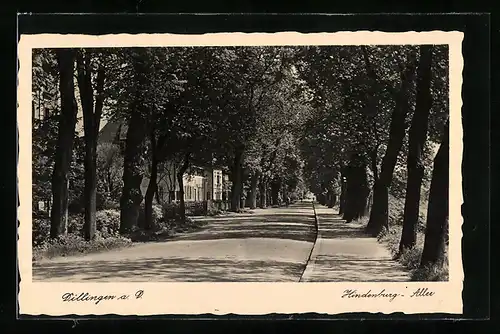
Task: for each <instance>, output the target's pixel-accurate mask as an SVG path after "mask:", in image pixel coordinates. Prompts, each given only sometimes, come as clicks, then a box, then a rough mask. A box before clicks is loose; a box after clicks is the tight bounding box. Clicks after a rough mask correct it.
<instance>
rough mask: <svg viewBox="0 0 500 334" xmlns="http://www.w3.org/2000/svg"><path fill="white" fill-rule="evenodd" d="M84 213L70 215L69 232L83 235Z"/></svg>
mask: <svg viewBox="0 0 500 334" xmlns="http://www.w3.org/2000/svg"><path fill="white" fill-rule="evenodd" d="M83 223H84V215H83V214H79V215H71V216H69V217H68V233H74V234H78V235H83Z"/></svg>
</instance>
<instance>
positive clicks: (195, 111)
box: [33, 46, 448, 262]
mask: <svg viewBox="0 0 500 334" xmlns="http://www.w3.org/2000/svg"><path fill="white" fill-rule="evenodd" d="M33 73H34V76H33V112H34V113H36V110H38V113H40V112H41V110H42V109H45V110H49V111H50V112H49V113H48V114H47V115H46V116H47V117H45V118H44V119H43V121H40V120H38V119H35V120H34V127H33V133H34V137H33V138H34V139H33V141H34V150H33V153H34V180H35V182H34V187H35V189H34V196H35V197H38V198H43V199H47V197H49V198H50V197H52V208H51V237H57V236H58V235H60V234H64V233H66V232H65V231H66V229H67V227H65V218H64V217H65V215H66V214H67V210H68V204H69V203H70V201H71V197H75V196H76V197H78V196H80V197H82V198H83V199H84V201H83V203H84V206H85V210H84V212H85V224H84V231H85V237H86V239H87V240H91V239H93V237H94V234H95V230H96V226H95V225H96V222H95V213H96V210H97V206H96V201H97V197H98V196H97V195H98V192H99V189H101V188H103V189H105V192H106V193H108V194H115V193H116V191H114V190H113V186H112V185H113V184H114V187H115V188H116V185H117V184H119V186H120V187H121V191H120V195H119V206H120V213H121V215H120V217H121V218H120V233H123V234H127V233H129V232H130V231H131V230H132V229H133V228H134V227H135V226H137V224H138V217H139V213H140V210H141V203H144V216H145V220H144V226H140V227H141V228H144V229H149V228H151V227H152V225H153V219H152V205H153V202H154V197H155V194H156V197H157V201H159V199H158V178H159V175H160V174H161V173H162V168H164V167H163V166H165V164H166V163H167V162H169V161H177V162H179V168H178V169H177V175H176V178H177V181H178V184H179V192H180V211H181V212H180V219H181V220H184V219H185V203H184V200H183V198H184V194H183V191H184V187H183V177H182V176H183V175H184V173H185V172H186V171H188V169H189V168H191V167H193V166H223V168H224V169H225V170H226V171H227V172H229V175H230V179H231V181H232V189H231V198H230V207H231V210H232V211H236V212H237V211H239V210H241V208H242V207H241V206H242V204H243V205H244V202H243V201H242V200H241V199H242V196H243V195H244V193H246V194H247V197H248V199H247V203H249V204H248V205H249V206H250V207H251V208H255V207H262V208H265V207H267V206H269V205H276V204H278V203H279V198H280V197H282V196H287V197H288V196H291V195H294V194H297V193H304V191H305V190H306V189H307V188H309V189H310V190H311V191H313V192H314V193H316V194H317V196H318V198H319V199H320V200H322V201H323V202H324V203H326V204H328V205H329V206H331V207H333V206H334V205H335V204H336V202H339V204H340V210H341V213H342V214H343V215H344V218H345V219H346V220H347V221H348V222H350V221H352V220H354V219H357V218H360V217H362V216H366V215H368V214H369V216H370V219H369V222H368V225H367V231H368V232H369V233H371V234H373V235H376V234H378V233H379V232H380V231H381V230H382V229H383V228H384V227H388V196H389V190H392V188H398V187H399V188H401V187H403V188H404V183H405V182H399V183H398V182H396V181H395V180H394V179H395V178H394V177H393V176H394V175H399V174H401V173H402V172H401V171H402V170H405V169H406V170H407V171H408V177H407V179H408V182H407V183H406V189H400V190H402V191H403V192H404V193H406V203H405V210H404V223H403V226H404V232H403V236H402V239H401V247H411V246H412V245H413V244H414V243H415V235H416V232H415V231H416V225H417V220H418V211H419V199H420V195H421V194H420V188H421V184H422V182H427V179H429V175H430V168H429V167H430V166H431V165H432V161H431V160H432V148H433V147H434V146H433V145H434V144H436V143H441V144H440V149H439V152H438V154H437V155H436V158H435V160H434V173H433V176H432V182H431V189H430V197H429V214H428V221H427V226H428V228H427V236H426V243H425V245H426V250H425V252H424V254H425V259H426V260H425V261H430V262H433V261H434V262H435V261H437V260H439V259H441V258H442V255H441V253H442V248H443V247H441V246H440V245H441V244H442V240H444V236H443V235H444V232H443V231H444V230H445V221H447V210H444V208H447V207H446V206H445V203H441V202H443V201H445V200H447V197H446V198H445V197H443V196H442V194H443V192H444V189H445V188H446V191H447V182H448V181H447V180H448V179H447V177H446V176H445V175H444V174H445V173H447V166H446V168H445V167H443V166H444V165H445V164H447V159H448V156H447V155H448V149H447V145H448V144H447V143H448V141H447V137H445V135H447V131H445V126H447V118H448V116H447V115H448V112H447V108H448V106H447V49H446V47H443V46H421V47H412V46H387V47H386V46H384V47H333V46H332V47H183V48H121V49H113V48H109V49H57V50H36V52H34V57H33ZM41 105H43V108H41V107H40V106H41ZM79 111H81V113H82V115H83V130H84V135H83V140H81V138H80V137H79V136H77V135H76V133H77V131H76V126H77V123H78V117H77V115H78V112H79ZM104 117H105V118H107V119H109V120H119V121H121V122H125V123H126V124H127V125H128V130H127V134H126V140H125V149H124V154H123V166H122V167H121V168H122V172H120V174H121V176H122V177H121V180H119V181H120V182H116V181H115V182H112V177H111V174H112V173H111V172H110V171H109V170H108V171H106V170H105V171H104V173H103V172H102V171H100V170H99V168H98V166H105V167H104V168H111V167H110V166H112V165H113V162H114V160H113V159H111V160H110V159H102V157H101V158H100V157H99V155H98V154H97V152H98V145H97V142H98V140H97V139H98V135H99V128H100V127H101V120H102V119H103V118H104ZM408 132H409V136H408ZM82 148H83V149H82ZM106 152H107V153H109V154H110V156H114V157H117V159H118V156H119V154H118V155H117V154H116V152H115V151H113V149H110V150H107V151H106ZM111 153H113V154H111ZM406 164H407V166H406ZM145 165H147V166H148V168H147V170H148V171H149V172H148V173H149V180H150V181H149V184H148V188H147V191H146V194H145V196H143V195H142V192H141V189H140V185H141V182H142V180H143V178H144V176H145V168H144V166H145ZM82 174H83V175H82ZM403 174H404V173H403ZM82 176H83V178H82ZM79 179H83V180H84V184H83V186H80V187H79V186H77V184H78V181H79ZM396 179H398V180H400V179H401V178H396ZM403 179H404V180H406V179H405V178H403ZM344 181H345V182H344ZM101 184H103V185H104V186H101ZM68 185H71V187H68ZM49 186H50V187H49ZM49 188H50V189H49ZM68 189H71V190H68ZM245 190H246V191H245ZM110 196H111V195H110ZM114 197H115V198H116V194H115V195H114ZM371 199H372V200H371ZM372 202H373V204H372ZM370 208H371V209H370ZM443 210H444V211H443ZM422 261H424V258H423V259H422Z"/></svg>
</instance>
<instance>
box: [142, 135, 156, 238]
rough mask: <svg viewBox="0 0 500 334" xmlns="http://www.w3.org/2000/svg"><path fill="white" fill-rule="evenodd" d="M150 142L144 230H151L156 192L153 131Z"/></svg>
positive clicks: (154, 138)
mask: <svg viewBox="0 0 500 334" xmlns="http://www.w3.org/2000/svg"><path fill="white" fill-rule="evenodd" d="M150 141H151V176H150V178H149V184H148V189H147V190H146V195H145V196H144V229H146V230H150V229H152V228H153V225H154V222H153V199H154V195H155V193H156V192H157V190H158V183H157V181H156V180H157V179H158V159H157V154H156V137H155V133H154V131H151V134H150Z"/></svg>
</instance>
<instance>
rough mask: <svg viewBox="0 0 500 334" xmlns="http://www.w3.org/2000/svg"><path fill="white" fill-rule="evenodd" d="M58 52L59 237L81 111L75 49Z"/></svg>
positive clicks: (55, 190) (55, 189) (55, 220)
mask: <svg viewBox="0 0 500 334" xmlns="http://www.w3.org/2000/svg"><path fill="white" fill-rule="evenodd" d="M56 55H57V63H58V67H59V74H60V75H59V91H60V94H61V112H60V114H59V129H58V138H57V149H56V154H55V163H54V171H53V174H52V195H53V201H52V210H51V215H50V237H51V238H56V237H57V236H59V235H61V234H64V233H65V231H67V226H65V225H66V224H65V218H64V217H65V215H66V212H67V211H68V187H67V185H68V173H69V170H70V164H71V158H72V153H73V140H74V137H75V127H76V115H77V112H78V110H77V106H76V101H75V87H74V83H73V70H74V62H75V54H74V51H73V50H70V49H58V50H57V51H56Z"/></svg>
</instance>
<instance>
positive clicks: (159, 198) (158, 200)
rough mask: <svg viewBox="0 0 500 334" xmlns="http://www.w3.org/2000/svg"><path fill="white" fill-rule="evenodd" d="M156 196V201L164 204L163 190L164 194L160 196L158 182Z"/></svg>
mask: <svg viewBox="0 0 500 334" xmlns="http://www.w3.org/2000/svg"><path fill="white" fill-rule="evenodd" d="M155 198H156V203H158V205H162V200H161V198H163V191H162V195H161V196H160V192H159V190H158V184H157V186H156V191H155Z"/></svg>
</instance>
